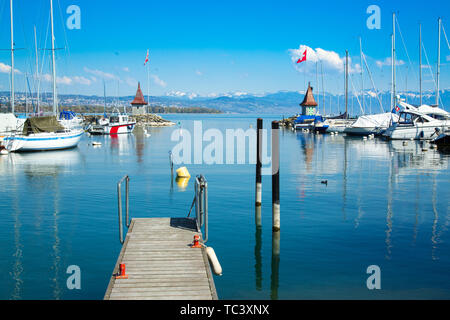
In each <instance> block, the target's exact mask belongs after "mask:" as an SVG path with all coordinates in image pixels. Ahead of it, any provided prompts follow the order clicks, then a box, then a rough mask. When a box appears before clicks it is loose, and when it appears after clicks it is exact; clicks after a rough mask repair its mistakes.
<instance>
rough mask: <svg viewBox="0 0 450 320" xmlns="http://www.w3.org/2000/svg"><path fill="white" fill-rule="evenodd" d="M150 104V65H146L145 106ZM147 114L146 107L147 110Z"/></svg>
mask: <svg viewBox="0 0 450 320" xmlns="http://www.w3.org/2000/svg"><path fill="white" fill-rule="evenodd" d="M149 104H150V65H149V64H147V106H148V105H149ZM146 111H147V112H148V107H147V110H146Z"/></svg>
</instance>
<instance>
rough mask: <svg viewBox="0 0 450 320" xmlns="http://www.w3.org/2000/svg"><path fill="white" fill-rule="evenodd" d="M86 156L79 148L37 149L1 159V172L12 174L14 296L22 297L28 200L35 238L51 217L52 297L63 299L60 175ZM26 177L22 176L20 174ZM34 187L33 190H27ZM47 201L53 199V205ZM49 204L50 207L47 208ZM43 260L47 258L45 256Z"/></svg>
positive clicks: (74, 169)
mask: <svg viewBox="0 0 450 320" xmlns="http://www.w3.org/2000/svg"><path fill="white" fill-rule="evenodd" d="M82 160H83V156H82V154H81V153H80V151H79V150H78V149H71V150H63V151H53V152H36V153H12V154H9V155H8V156H7V157H2V158H1V161H0V175H11V176H12V179H11V180H10V181H11V183H10V188H11V189H12V197H13V219H14V253H13V257H14V263H13V266H12V271H11V275H12V280H13V282H14V287H13V291H12V294H11V299H14V300H16V299H21V298H23V289H22V287H23V271H24V268H23V260H24V258H26V257H24V255H23V250H22V249H23V244H22V233H21V230H22V224H23V223H26V224H28V223H29V221H28V220H27V221H22V218H21V213H22V209H21V208H23V207H24V205H25V204H28V205H32V206H33V209H34V210H33V215H34V217H35V221H34V224H33V226H34V228H35V229H36V231H37V232H36V233H35V241H38V239H40V235H41V232H40V229H41V223H42V220H43V219H45V216H46V214H47V215H48V214H51V217H52V222H53V223H52V227H51V230H52V236H51V241H52V242H53V243H51V254H50V256H51V271H52V276H51V283H52V284H51V287H52V291H53V298H54V299H60V298H61V296H62V288H61V285H60V283H61V275H60V273H61V272H60V270H61V249H60V247H61V240H60V231H59V215H60V209H59V207H60V201H61V199H60V192H61V191H60V186H59V179H60V176H61V175H62V174H65V173H74V172H76V171H77V170H79V164H80V162H82ZM22 176H23V177H25V179H21V177H22ZM28 190H31V191H32V193H28V192H27V191H28ZM48 203H53V208H50V207H51V205H50V206H49V205H48ZM44 208H46V209H47V210H45V209H44ZM42 261H46V260H45V259H44V260H42Z"/></svg>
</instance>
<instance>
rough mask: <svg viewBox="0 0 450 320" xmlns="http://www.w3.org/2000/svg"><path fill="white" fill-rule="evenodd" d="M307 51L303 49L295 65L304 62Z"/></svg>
mask: <svg viewBox="0 0 450 320" xmlns="http://www.w3.org/2000/svg"><path fill="white" fill-rule="evenodd" d="M307 50H308V49H305V52H303V55H302V57H301V58H300V59H298V60H297V63H300V62H303V61H306V51H307Z"/></svg>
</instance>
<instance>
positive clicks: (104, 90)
mask: <svg viewBox="0 0 450 320" xmlns="http://www.w3.org/2000/svg"><path fill="white" fill-rule="evenodd" d="M103 99H104V106H103V114H106V84H105V80H103Z"/></svg>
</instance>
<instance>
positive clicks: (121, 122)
mask: <svg viewBox="0 0 450 320" xmlns="http://www.w3.org/2000/svg"><path fill="white" fill-rule="evenodd" d="M135 126H136V122H134V121H132V120H130V119H129V117H128V115H127V114H124V113H115V114H112V115H111V116H110V117H109V118H105V119H102V120H101V121H100V122H99V124H96V125H93V126H92V128H91V129H90V130H89V132H90V134H93V135H101V134H106V135H108V134H109V135H114V134H123V133H131V132H133V130H134V127H135Z"/></svg>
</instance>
